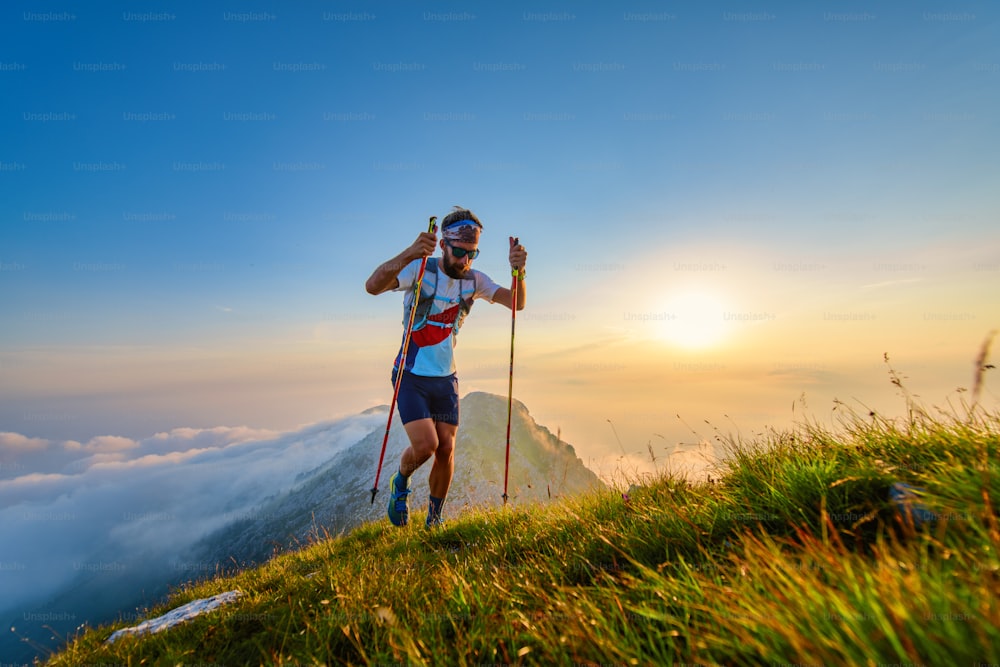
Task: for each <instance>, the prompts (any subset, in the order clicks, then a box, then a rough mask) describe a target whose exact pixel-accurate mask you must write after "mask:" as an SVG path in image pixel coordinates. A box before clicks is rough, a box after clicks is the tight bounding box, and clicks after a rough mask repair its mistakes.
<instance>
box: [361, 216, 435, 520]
mask: <svg viewBox="0 0 1000 667" xmlns="http://www.w3.org/2000/svg"><path fill="white" fill-rule="evenodd" d="M427 231H428V232H429V233H431V234H433V233H434V232H436V231H437V217H435V216H433V215H432V216H431V219H430V222H429V223H428V224H427ZM425 268H427V258H426V257H424V258H423V259H422V260H421V261H420V271H419V272H418V273H417V282H416V283H414V285H413V303H412V304H411V305H410V318H409V321H408V322H407V323H406V334H405V335H404V336H403V347H402V348H401V351H400V353H399V369H397V371H396V382H395V383H394V385H393V389H392V403H390V404H389V421H387V422H386V424H385V437H384V438H382V453H381V454H379V456H378V470H376V471H375V484H374V486H372V505H374V504H375V494H376V493H378V478H379V477H380V476H381V475H382V461H383V460H384V459H385V446H386V445H387V444H388V443H389V429H390V428H392V413H393V412H394V411H395V409H396V398H397V397H398V396H399V383H400V381H401V380H402V379H403V369H404V368H406V353H407V351H408V348H409V347H410V334H411V333H413V317H414V315H416V313H417V302H418V301H419V300H420V283H421V282H422V281H423V279H424V269H425Z"/></svg>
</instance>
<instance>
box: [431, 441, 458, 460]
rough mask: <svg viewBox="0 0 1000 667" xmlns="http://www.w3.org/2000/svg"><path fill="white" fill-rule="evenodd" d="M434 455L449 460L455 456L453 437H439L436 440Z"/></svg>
mask: <svg viewBox="0 0 1000 667" xmlns="http://www.w3.org/2000/svg"><path fill="white" fill-rule="evenodd" d="M434 456H436V457H437V458H439V459H441V460H442V461H449V460H451V459H454V458H455V440H454V439H441V440H439V441H438V446H437V449H436V450H434Z"/></svg>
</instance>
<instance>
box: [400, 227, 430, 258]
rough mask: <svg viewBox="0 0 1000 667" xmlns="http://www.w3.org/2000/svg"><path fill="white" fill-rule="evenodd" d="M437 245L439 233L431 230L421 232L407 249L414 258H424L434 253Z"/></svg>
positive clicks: (408, 253)
mask: <svg viewBox="0 0 1000 667" xmlns="http://www.w3.org/2000/svg"><path fill="white" fill-rule="evenodd" d="M436 247H437V234H436V233H431V232H420V234H419V236H417V238H416V240H415V241H414V242H413V243H412V244H411V245H410V247H409V248H408V249H407V253H406V254H407V255H409V256H410V257H411V261H412V260H413V259H423V258H424V257H430V256H431V255H433V254H434V248H436Z"/></svg>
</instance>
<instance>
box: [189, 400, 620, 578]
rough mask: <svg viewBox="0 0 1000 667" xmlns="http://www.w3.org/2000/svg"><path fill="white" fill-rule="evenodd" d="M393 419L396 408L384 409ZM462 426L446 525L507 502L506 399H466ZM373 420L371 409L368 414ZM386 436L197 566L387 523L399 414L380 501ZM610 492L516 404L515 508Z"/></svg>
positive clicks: (378, 433)
mask: <svg viewBox="0 0 1000 667" xmlns="http://www.w3.org/2000/svg"><path fill="white" fill-rule="evenodd" d="M377 409H379V410H381V411H382V413H383V414H386V415H387V414H388V407H387V406H382V407H380V408H377ZM460 410H461V425H460V427H459V431H458V438H457V440H456V444H455V477H454V479H453V482H452V486H451V490H450V492H449V495H448V500H447V502H446V504H445V512H444V515H445V519H446V520H447V518H448V517H449V516H455V515H457V514H458V513H459V512H460V511H461V510H462V509H463V508H465V507H482V506H495V505H500V504H502V503H503V498H502V496H503V479H504V458H505V449H506V426H507V399H506V398H505V397H501V396H497V395H494V394H488V393H483V392H473V393H470V394H467V395H466V396H465V397H463V398H462V399H461V402H460ZM366 412H370V411H366ZM384 437H385V429H384V428H379V429H376V430H374V431H372V432H371V433H369V434H368V435H367V436H366V437H364V438H363V439H362V440H361V441H359V442H358V443H357V444H355V445H353V446H351V447H348V448H347V449H345V450H344V451H342V452H340V453H339V454H337V455H336V456H334V457H333V458H332V459H331V460H330V461H329V462H328V463H326V464H324V465H322V466H319V467H317V468H316V469H315V470H313V471H312V472H310V473H307V474H305V475H303V476H302V478H303V482H302V484H301V485H299V486H297V487H296V488H295V489H294V490H292V491H290V492H288V493H285V494H282V495H280V496H278V497H275V498H271V499H268V501H267V502H265V503H262V504H261V505H260V506H259V507H258V508H256V509H255V510H254V511H252V512H250V513H249V514H248V515H247V516H244V517H238V518H237V520H236V521H234V522H233V523H231V524H229V525H228V526H225V527H224V528H222V529H220V530H218V531H216V532H215V533H213V534H211V535H209V536H207V537H206V538H205V539H204V540H202V541H201V542H199V543H198V544H197V545H196V547H195V549H194V550H193V552H192V554H191V557H190V559H189V561H190V562H193V563H200V564H201V566H202V567H203V568H204V569H205V570H209V571H212V570H214V569H215V567H214V566H215V564H219V565H221V566H222V567H223V568H226V569H228V568H235V567H236V566H239V567H243V566H246V565H250V564H254V563H259V562H263V561H264V560H266V559H267V558H268V557H270V555H271V554H272V553H274V551H276V550H286V549H288V548H290V547H294V546H295V545H296V544H301V543H305V542H307V541H309V539H310V537H311V536H316V535H323V534H326V533H329V534H337V533H340V532H342V531H346V530H349V529H351V528H353V527H354V526H357V525H359V524H361V523H363V522H365V521H371V520H377V519H380V518H384V517H385V507H386V503H387V502H388V499H389V496H388V486H389V478H390V477H391V476H392V473H393V472H394V471H395V470H396V467H397V465H398V463H399V457H400V455H401V454H402V452H403V450H404V449H405V448H406V446H407V445H408V444H409V441H408V440H407V438H406V432H405V431H404V429H403V427H402V424H400V422H399V418H398V415H395V416H394V417H393V427H392V429H391V431H390V435H389V442H388V445H387V447H386V454H385V461H384V463H383V468H382V476H381V479H380V480H379V493H378V494H377V495H376V497H375V503H374V505H373V504H372V503H371V488H372V482H373V480H374V477H375V470H376V468H377V466H378V456H379V451H380V450H381V446H382V439H383V438H384ZM431 465H432V462H431V461H428V462H427V463H425V464H424V466H423V467H421V468H420V470H418V471H417V473H416V474H415V475H414V476H413V479H412V481H411V487H412V488H413V493H412V494H411V496H410V512H411V517H412V521H413V525H411V526H410V529H413V528H421V527H422V525H423V521H424V518H425V516H426V507H427V497H428V490H427V475H428V474H429V473H430V469H431ZM602 486H604V485H603V483H602V482H601V481H600V480H599V479H598V478H597V476H596V475H595V474H594V473H593V472H592V471H591V470H590V469H588V468H587V467H586V466H584V464H583V462H582V461H581V460H580V459H579V457H577V455H576V451H575V450H574V449H573V447H572V446H571V445H569V444H566V443H564V442H561V441H560V440H559V439H558V438H556V436H555V435H553V434H552V433H551V432H550V431H549V430H548V429H546V428H545V427H544V426H540V425H539V424H537V423H536V422H535V420H534V419H533V418H532V417H531V415H530V413H529V412H528V409H527V408H526V407H525V406H524V404H522V403H520V402H519V401H514V402H513V406H512V418H511V455H510V473H509V483H508V487H509V488H508V496H509V500H508V502H509V503H512V504H518V505H522V504H525V503H533V502H541V501H546V500H548V499H549V498H550V493H551V498H556V497H559V496H564V495H572V494H577V493H581V492H586V491H589V490H595V489H598V488H600V487H602Z"/></svg>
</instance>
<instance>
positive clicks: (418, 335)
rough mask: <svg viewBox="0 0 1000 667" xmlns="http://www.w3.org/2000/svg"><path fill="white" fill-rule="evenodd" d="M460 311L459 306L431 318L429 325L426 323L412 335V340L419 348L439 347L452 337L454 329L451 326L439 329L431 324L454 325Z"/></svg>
mask: <svg viewBox="0 0 1000 667" xmlns="http://www.w3.org/2000/svg"><path fill="white" fill-rule="evenodd" d="M458 309H459V307H458V306H452V307H451V308H449V309H448V310H445V311H443V312H440V313H438V314H437V315H431V316H429V317H428V318H427V323H425V324H424V326H423V327H421V328H420V329H417V330H416V331H414V332H413V333H412V334H410V340H412V341H413V342H414V343H416V344H417V346H418V347H428V346H430V345H437V344H438V343H440V342H441V341H443V340H444V339H445V338H447V337H448V336H450V335H451V330H452V329H451V327H450V326H443V327H439V326H436V325H434V324H430V323H431V322H439V323H441V324H454V323H455V319H456V318H457V317H458Z"/></svg>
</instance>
